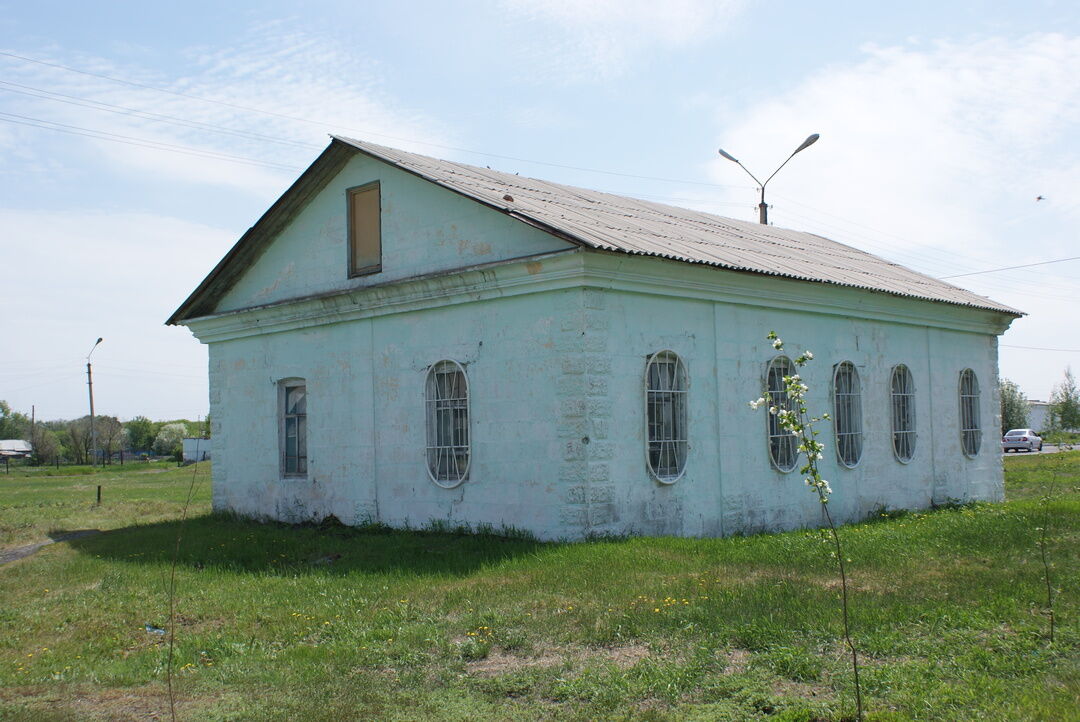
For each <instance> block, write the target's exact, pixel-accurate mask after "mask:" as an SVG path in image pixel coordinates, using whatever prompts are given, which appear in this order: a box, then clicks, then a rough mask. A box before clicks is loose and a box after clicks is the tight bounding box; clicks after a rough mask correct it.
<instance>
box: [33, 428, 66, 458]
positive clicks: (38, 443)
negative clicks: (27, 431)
mask: <svg viewBox="0 0 1080 722" xmlns="http://www.w3.org/2000/svg"><path fill="white" fill-rule="evenodd" d="M30 443H31V444H33V445H34V463H35V464H47V463H49V462H50V461H55V460H56V457H58V456H59V455H60V439H59V438H58V437H57V435H56V432H55V431H53V430H52V429H49V428H46V427H45V426H44V425H42V424H37V425H35V427H34V438H33V439H31V441H30Z"/></svg>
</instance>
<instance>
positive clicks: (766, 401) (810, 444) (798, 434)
mask: <svg viewBox="0 0 1080 722" xmlns="http://www.w3.org/2000/svg"><path fill="white" fill-rule="evenodd" d="M768 338H769V341H771V342H772V347H773V348H774V349H776V350H777V351H781V352H782V351H783V350H784V342H783V340H782V339H781V338H780V337H779V336H777V335H776V332H774V331H770V332H769V336H768ZM813 358H814V354H812V353H811V352H810V351H803V352H802V353H801V354H800V355H799V356H797V357H795V359H794V361H795V366H796V367H798V368H802V367H803V366H805V365H806V364H807V363H809V362H810V361H812V360H813ZM773 376H774V374H773V373H772V367H770V373H769V378H768V379H767V380H766V387H765V393H764V394H763V395H762V396H761V397H760V398H758V399H755V400H754V401H751V402H750V408H752V409H757V408H759V407H761V406H767V407H768V410H769V415H770V416H774V417H775V418H776V425H777V426H778V427H779V429H782V430H783V431H785V432H787V433H788V434H791V436H792V437H794V439H793V440H794V441H795V442H797V444H798V445H797V447H796V449H795V450H796V458H797V454H804V455H805V456H806V463H805V464H804V465H803V467H802V468H801V469H800V470H799V471H800V473H801V474H802V475H803V481H805V482H806V485H807V486H809V487H810V489H811V490H812V491H814V492H815V493H816V494H817V496H818V500H819V501H820V502H821V509H822V511H823V512H824V513H825V520H826V521H827V522H828V524H829V532H830V533H831V534H832V541H833V545H834V546H835V547H836V552H835V553H836V563H837V565H838V567H839V571H840V589H841V601H842V605H841V608H842V612H843V619H844V643H845V644H846V645H847V648H848V650H849V651H850V652H851V671H852V675H853V677H854V680H855V718H856V719H857V720H859V722H862V719H863V706H862V685H861V684H860V682H859V655H858V652H857V651H856V649H855V643H854V642H853V641H852V639H851V623H850V615H849V613H848V611H849V610H848V586H847V572H846V570H845V569H844V550H843V547H842V546H841V544H840V535H839V534H838V533H837V531H836V524H834V523H833V518H832V514H830V513H829V496H830V495H831V494H832V488H831V487H830V486H829V482H828V481H826V480H825V479H823V478H821V472H820V470H819V469H818V462H819V461H820V460H821V458H822V454H821V452H822V451H824V450H825V445H824V444H822V443H821V442H820V441H818V440H817V438H816V437H817V435H818V432H817V431H816V430H815V429H814V424H816V423H817V422H819V421H825V420H828V418H829V415H828V414H827V413H824V414H822V415H821V416H813V415H811V414H810V411H809V409H808V408H807V406H806V394H807V392H808V391H809V390H810V389H809V387H808V386H807V385H806V384H805V383H803V380H802V377H801V376H800V375H799V374H798V373H794V374H787V375H784V376H783V377H782V379H775V378H773ZM771 426H772V423H771V422H770V429H771ZM770 434H771V430H770ZM785 448H790V447H785ZM793 461H794V460H793ZM792 466H794V463H792Z"/></svg>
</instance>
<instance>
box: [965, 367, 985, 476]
mask: <svg viewBox="0 0 1080 722" xmlns="http://www.w3.org/2000/svg"><path fill="white" fill-rule="evenodd" d="M981 441H982V429H981V428H980V424H979V380H978V379H977V378H975V372H974V371H972V370H971V369H964V370H963V371H961V372H960V445H961V447H962V448H963V450H964V453H965V454H967V455H968V456H975V455H976V454H978V453H979V446H980V444H981Z"/></svg>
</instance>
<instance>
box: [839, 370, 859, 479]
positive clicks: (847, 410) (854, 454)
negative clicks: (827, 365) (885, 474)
mask: <svg viewBox="0 0 1080 722" xmlns="http://www.w3.org/2000/svg"><path fill="white" fill-rule="evenodd" d="M833 429H834V430H835V432H836V455H837V456H838V457H839V459H840V462H841V463H842V464H843V465H844V466H848V467H851V466H855V465H856V464H858V463H859V458H860V457H862V442H863V438H862V437H863V433H862V387H861V386H860V384H859V372H858V371H857V370H856V369H855V365H854V364H852V363H851V362H850V361H844V362H843V363H840V364H837V366H836V370H835V371H834V372H833Z"/></svg>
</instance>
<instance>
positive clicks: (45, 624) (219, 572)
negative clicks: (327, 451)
mask: <svg viewBox="0 0 1080 722" xmlns="http://www.w3.org/2000/svg"><path fill="white" fill-rule="evenodd" d="M1005 464H1006V470H1007V482H1006V489H1007V495H1008V497H1009V501H1008V502H1006V503H1004V504H980V505H973V506H965V507H957V508H946V509H939V510H936V511H932V512H927V513H909V514H892V515H887V516H882V517H879V518H876V519H874V520H872V521H870V522H867V523H863V524H858V525H852V526H847V527H844V528H843V529H842V530H841V534H842V538H843V540H844V543H845V545H846V554H845V555H846V556H847V557H849V558H850V559H851V562H850V564H849V570H850V574H851V577H852V583H853V585H854V592H853V599H852V604H853V612H854V617H853V631H854V634H855V637H856V641H857V644H858V645H859V647H860V649H861V651H862V655H863V664H864V668H863V684H864V699H865V702H866V707H867V710H868V715H867V718H868V719H873V720H906V719H927V720H930V719H932V720H958V719H992V720H1070V719H1072V720H1080V602H1078V598H1080V597H1078V592H1080V573H1078V570H1080V452H1073V453H1071V454H1067V455H1066V454H1060V455H1032V456H1019V457H1015V458H1014V457H1012V456H1010V458H1008V459H1006V461H1005ZM133 466H135V465H133ZM207 473H208V469H206V468H203V467H202V466H200V467H199V468H198V469H193V468H191V467H189V468H186V469H179V470H178V469H175V468H170V469H168V470H165V469H157V468H152V469H141V470H140V469H138V468H132V469H127V468H125V470H124V471H123V472H118V471H115V470H112V471H106V472H101V473H99V474H98V475H95V476H77V477H56V476H44V475H41V476H39V475H34V474H28V473H19V474H16V473H15V472H14V471H13V473H12V474H11V475H10V476H7V477H5V476H2V475H0V493H2V497H0V499H2V502H0V503H2V504H3V506H2V507H0V540H2V541H0V549H3V548H4V547H10V546H14V545H18V544H24V543H30V542H35V541H41V540H43V539H45V538H47V535H49V534H54V535H55V534H56V533H58V532H59V531H67V530H72V529H87V528H97V529H102V530H107V533H104V534H100V535H97V536H92V537H86V538H82V539H79V540H76V541H71V542H65V543H60V544H54V545H51V546H48V547H45V548H43V549H42V550H41V551H40V552H38V553H37V554H36V555H34V556H32V557H29V558H26V559H23V560H21V561H17V562H14V563H11V564H7V565H5V566H0V718H2V719H35V720H38V719H45V720H49V719H93V718H102V719H146V718H148V717H153V716H155V715H156V716H157V717H159V718H164V719H167V718H168V715H169V707H168V701H167V697H166V683H165V669H166V659H167V649H168V642H167V637H165V636H162V635H159V634H156V633H153V632H152V631H147V627H146V625H151V628H153V627H162V628H164V627H167V626H169V622H168V594H167V589H168V578H169V569H170V560H171V558H172V553H173V550H174V548H175V546H176V542H177V536H178V535H179V534H181V531H182V545H181V552H180V560H179V565H178V568H177V573H176V582H177V597H176V608H177V618H176V620H175V627H174V629H173V630H172V631H174V632H175V643H176V655H175V662H174V669H175V675H174V687H175V689H176V698H177V714H178V717H179V718H181V719H199V720H204V719H211V720H215V719H221V720H224V719H238V720H239V719H243V720H247V719H268V720H269V719H274V720H277V719H282V720H284V719H303V720H323V719H325V720H336V721H338V722H340V721H341V720H347V719H393V720H467V719H523V720H534V719H535V720H540V719H544V720H549V719H559V720H563V719H565V720H591V719H633V720H638V719H645V720H669V719H670V720H676V719H679V720H681V719H700V720H717V719H731V720H742V719H768V720H787V721H788V722H791V721H793V720H827V719H832V720H838V719H843V718H844V717H845V716H848V715H851V714H852V713H853V711H854V701H853V691H852V686H851V678H850V673H849V667H848V663H847V659H846V657H845V656H844V650H843V647H842V642H841V636H840V634H841V627H840V618H839V616H838V599H837V597H838V587H837V584H836V581H835V574H834V572H833V565H832V564H831V563H830V562H831V560H830V559H829V556H828V555H829V547H828V545H827V544H826V543H824V542H823V537H822V535H821V534H820V532H817V531H799V532H791V533H786V534H776V535H760V536H753V537H740V538H730V539H722V540H688V539H672V538H664V539H627V540H605V541H594V542H589V543H582V544H547V543H539V542H535V541H531V540H528V539H521V538H518V539H505V538H498V537H493V536H476V535H459V534H453V533H435V532H396V531H390V530H385V529H367V530H356V529H347V528H341V527H335V526H326V527H316V526H309V527H287V526H283V525H273V524H257V523H252V522H248V521H244V520H238V519H234V518H229V517H226V516H215V515H211V514H209V513H208V486H209V481H208V479H207V478H206V474H207ZM195 474H198V476H194V475H195ZM1055 475H1056V478H1057V492H1056V496H1055V499H1054V501H1053V502H1052V503H1051V504H1050V506H1049V516H1048V520H1049V523H1048V524H1045V526H1046V527H1047V534H1048V552H1049V556H1050V558H1051V559H1052V560H1053V562H1054V565H1055V567H1054V570H1053V574H1054V579H1055V586H1056V587H1058V588H1059V589H1060V593H1059V594H1060V596H1059V597H1058V599H1057V602H1056V605H1055V609H1056V612H1057V620H1058V627H1057V637H1056V640H1055V642H1054V644H1052V645H1051V644H1049V643H1048V640H1047V639H1046V631H1047V621H1046V617H1045V615H1044V614H1043V613H1042V607H1041V605H1042V602H1043V600H1044V598H1045V587H1044V585H1043V580H1042V573H1043V572H1042V564H1041V562H1040V557H1039V551H1038V548H1037V546H1036V542H1037V539H1038V535H1039V531H1037V529H1036V528H1037V527H1042V526H1044V524H1043V517H1042V509H1043V506H1042V502H1041V501H1040V499H1041V496H1042V494H1043V491H1042V489H1043V487H1044V485H1045V483H1046V482H1047V481H1048V480H1049V479H1051V478H1053V477H1054V476H1055ZM193 479H196V480H198V482H199V484H198V486H197V489H196V492H197V493H196V496H195V501H194V503H193V505H192V518H191V519H190V520H189V521H188V522H187V523H186V525H181V524H180V522H179V521H178V517H179V514H180V510H181V507H182V502H183V499H184V498H185V497H186V495H187V492H188V489H189V487H190V485H191V483H192V480H193ZM99 481H100V482H101V483H102V485H103V486H104V504H103V505H102V506H101V507H95V506H94V505H93V503H92V502H93V490H94V487H95V486H96V484H97V483H99ZM808 493H809V492H808ZM339 555H340V556H339Z"/></svg>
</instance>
